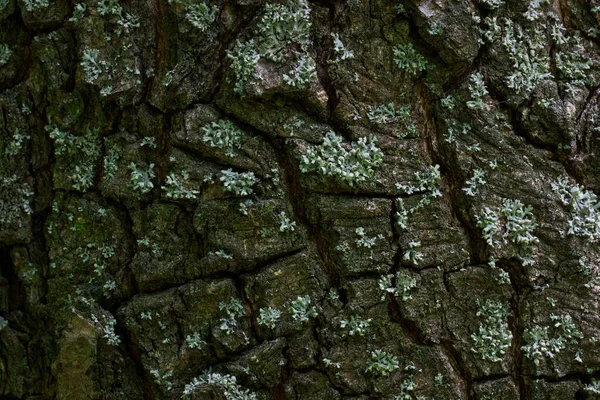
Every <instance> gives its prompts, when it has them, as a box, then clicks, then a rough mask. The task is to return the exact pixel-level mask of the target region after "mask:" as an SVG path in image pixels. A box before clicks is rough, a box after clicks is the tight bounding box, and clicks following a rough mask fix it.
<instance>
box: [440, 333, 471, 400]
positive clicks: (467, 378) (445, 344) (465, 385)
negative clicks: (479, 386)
mask: <svg viewBox="0 0 600 400" xmlns="http://www.w3.org/2000/svg"><path fill="white" fill-rule="evenodd" d="M440 348H441V349H442V351H443V352H444V354H446V357H448V359H449V360H450V364H451V365H452V368H453V369H454V371H456V372H457V374H458V376H459V377H460V380H461V384H462V389H463V393H464V394H465V398H464V400H474V399H475V397H474V396H473V379H472V377H471V374H470V373H469V369H468V368H467V366H466V365H465V364H464V362H463V360H462V357H461V355H460V352H459V351H458V350H456V349H455V348H454V346H453V345H452V342H451V341H449V340H447V339H442V340H441V341H440Z"/></svg>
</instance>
